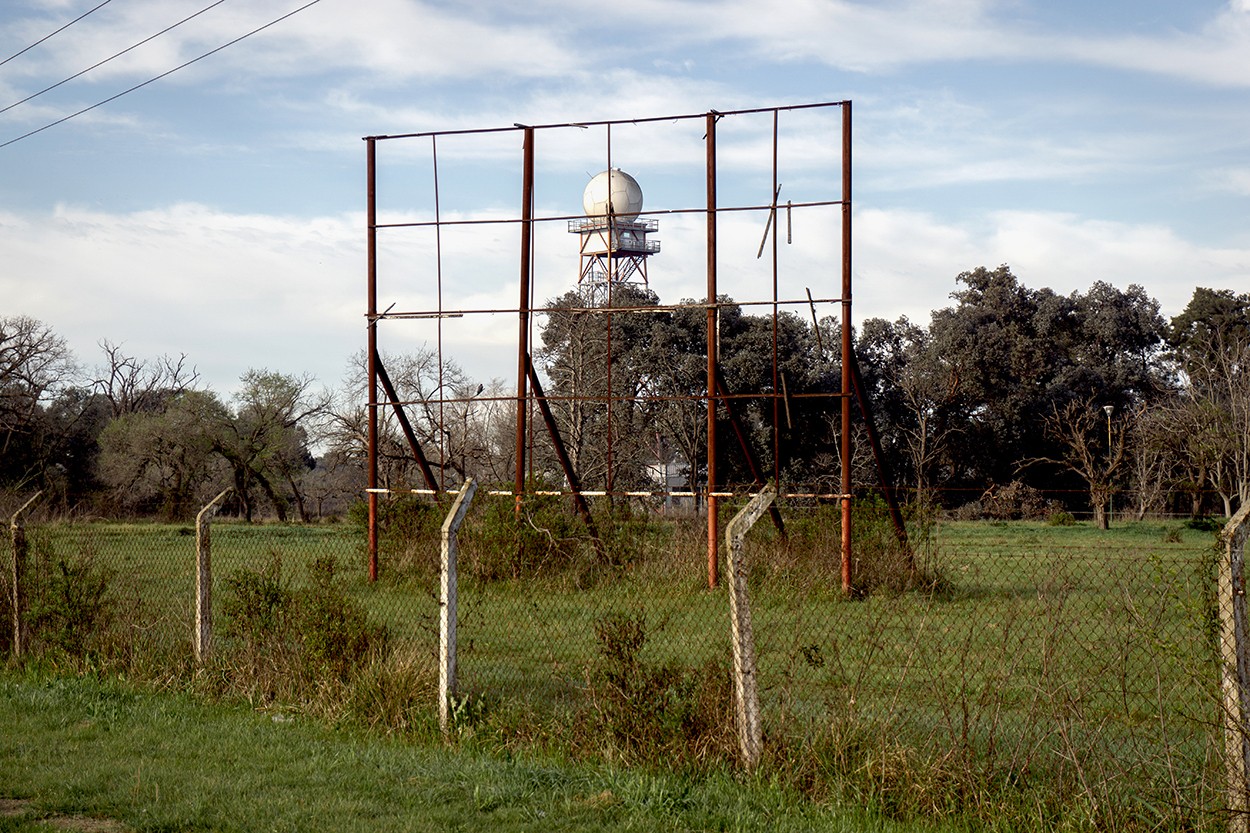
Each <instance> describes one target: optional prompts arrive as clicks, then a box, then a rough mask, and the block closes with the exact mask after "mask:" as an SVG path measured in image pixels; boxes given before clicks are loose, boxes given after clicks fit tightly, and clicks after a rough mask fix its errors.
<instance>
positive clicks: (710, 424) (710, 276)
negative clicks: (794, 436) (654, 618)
mask: <svg viewBox="0 0 1250 833" xmlns="http://www.w3.org/2000/svg"><path fill="white" fill-rule="evenodd" d="M716 119H717V114H716V113H708V114H707V586H708V587H715V586H716V585H717V583H718V582H719V580H720V576H719V573H720V564H719V557H718V552H717V545H718V540H717V534H716V533H717V529H718V528H719V526H718V524H717V518H716V510H717V499H716V496H715V494H714V492H715V491H716V364H717V362H716V360H717V355H716V354H717V352H718V350H719V348H718V340H719V339H718V335H719V334H718V332H717V326H716V321H717V316H718V315H719V314H720V310H719V307H717V305H716V304H717V299H716Z"/></svg>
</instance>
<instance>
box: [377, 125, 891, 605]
mask: <svg viewBox="0 0 1250 833" xmlns="http://www.w3.org/2000/svg"><path fill="white" fill-rule="evenodd" d="M815 108H840V110H841V127H842V129H841V137H840V138H841V154H842V156H841V183H840V195H839V197H838V198H836V199H834V198H830V199H821V200H813V201H807V202H803V203H797V204H796V203H790V202H787V204H786V206H785V208H786V211H787V216H789V211H790V210H792V209H793V208H798V209H800V210H802V209H804V208H811V207H819V206H838V207H839V209H840V212H841V229H840V231H841V246H840V248H841V259H840V260H841V262H840V283H841V286H840V293H839V294H838V296H837V297H836V298H821V299H818V300H819V301H823V302H826V303H836V304H838V305H840V311H841V316H840V317H841V329H842V333H841V336H842V338H841V345H840V347H841V367H842V378H841V389H840V391H839V392H838V393H836V394H835V393H822V394H808V395H818V396H825V397H831V398H832V397H837V398H840V399H841V414H840V417H841V419H840V432H839V433H840V437H839V458H840V461H841V464H840V465H841V477H840V490H839V492H838V493H836V494H832V495H824V497H827V498H832V499H836V500H838V501H839V502H840V505H841V519H842V541H841V583H842V589H843V591H844V592H848V593H849V592H850V590H851V587H852V580H853V575H852V561H851V503H852V499H851V491H852V483H851V455H852V451H853V449H852V446H851V401H850V400H851V397H852V396H855V394H856V385H855V379H854V370H855V365H854V356H853V353H852V340H851V329H852V328H851V289H852V287H851V210H852V205H851V103H850V102H849V101H835V102H821V103H813V104H800V105H788V106H779V107H763V108H755V109H745V110H734V111H724V112H718V111H715V110H711V111H708V112H706V113H692V114H684V115H677V116H672V115H666V116H657V117H648V118H632V119H618V120H603V121H588V122H567V123H556V124H542V125H521V124H518V125H514V126H512V127H501V128H486V129H477V130H447V131H431V132H422V133H402V134H393V135H379V136H367V137H365V139H364V141H365V142H366V145H367V159H366V175H367V187H366V194H367V197H366V198H367V203H368V204H367V212H366V224H367V229H366V232H367V236H366V245H367V309H366V323H367V334H368V348H367V374H368V419H369V426H368V435H367V445H368V449H367V453H368V477H367V480H368V489H367V493H368V500H369V540H368V552H369V578H370V580H376V578H377V574H378V537H377V518H378V504H377V501H378V497H379V495H380V494H383V493H385V492H386V491H387V489H384V488H381V487H380V486H379V480H378V477H379V471H378V441H379V424H378V423H379V418H380V411H381V409H382V408H383V407H385V406H389V407H391V408H393V409H394V410H395V413H396V416H397V418H398V419H399V420H400V423H401V425H403V426H407V425H408V422H407V419H406V417H404V413H403V408H404V405H405V404H411V403H404V402H402V401H400V397H399V396H398V394H397V393H396V391H395V390H394V386H393V385H391V384H390V383H389V382H390V380H389V379H388V378H387V377H386V373H385V368H384V366H383V364H382V360H381V353H380V352H379V348H378V328H379V324H380V323H382V322H383V321H384V320H388V319H394V320H403V319H412V318H434V319H437V322H438V351H437V355H438V362H439V374H440V377H439V395H440V398H439V399H438V400H437V403H436V404H437V406H438V410H437V413H438V415H439V417H438V418H439V419H440V421H441V420H442V419H444V416H443V406H444V405H446V404H449V403H453V402H459V403H465V404H466V407H467V400H465V399H463V398H461V399H453V398H446V397H445V395H444V391H443V387H442V385H443V379H442V375H441V374H442V369H443V363H444V357H443V329H442V319H443V318H445V317H464V316H468V315H474V314H479V313H508V314H516V315H517V322H518V329H517V349H516V395H515V397H514V398H513V399H514V402H515V413H516V435H515V461H514V482H513V488H512V492H511V496H512V497H513V498H514V500H515V506H516V511H517V512H518V513H519V512H520V511H521V509H522V506H523V502H524V500H525V499H526V492H527V488H530V487H527V483H528V482H529V478H528V476H527V475H528V474H529V473H531V472H528V471H527V465H528V466H532V457H533V455H532V454H531V453H530V452H531V450H532V448H533V443H534V437H533V420H532V419H531V410H532V409H533V408H535V407H537V408H538V409H539V411H540V414H541V416H542V418H543V420H544V422H545V423H546V425H547V428H548V435H549V437H550V439H551V442H552V443H553V447H554V448H555V449H556V453H557V457H558V458H559V459H560V462H561V466H562V467H563V469H564V472H565V477H566V481H567V483H568V484H569V489H570V490H571V494H572V495H573V497H574V501H575V506H576V507H577V508H578V510H579V512H580V513H581V514H582V515H583V517H585V518H586V519H587V520H588V522H589V523H590V524H591V525H592V526H591V528H592V529H593V520H591V518H590V512H589V507H588V504H587V503H586V501H585V495H586V494H588V493H587V492H585V490H583V488H582V486H581V484H580V483H579V482H578V473H577V472H576V471H574V470H573V466H572V463H571V462H569V458H568V454H567V452H566V450H565V449H564V448H563V442H562V440H561V437H560V433H559V430H558V429H557V428H556V424H555V420H554V417H552V415H551V412H550V409H549V407H548V402H549V401H556V400H557V399H558V398H559V397H548V396H545V395H543V394H542V393H541V392H540V391H541V390H542V386H541V383H540V381H539V378H538V374H537V372H536V370H535V368H534V366H533V363H532V358H531V353H532V350H531V347H530V343H531V340H532V329H533V323H534V322H533V313H534V312H537V311H539V310H535V308H534V306H533V297H532V294H533V268H534V235H535V223H536V222H538V221H540V220H541V221H567V222H569V223H570V224H572V223H574V222H577V221H579V220H584V218H583V217H580V216H576V215H575V216H561V217H550V216H548V217H540V218H539V217H535V206H534V193H535V140H536V135H537V134H538V133H539V132H541V131H547V130H561V129H570V128H572V129H585V128H590V127H602V128H604V129H605V130H606V136H607V147H606V156H607V160H608V167H609V168H611V167H612V128H613V126H614V125H620V124H633V125H638V124H647V123H660V122H682V121H689V120H697V119H701V120H703V122H704V126H705V134H704V142H705V165H706V194H705V204H704V205H703V206H683V207H678V208H675V209H668V210H663V211H646V212H643V213H644V214H646V215H650V216H655V215H681V214H703V215H704V218H705V222H706V283H707V290H706V296H705V299H704V301H703V302H702V303H699V304H697V305H695V306H698V307H704V308H706V345H707V376H706V388H705V391H704V394H703V396H701V397H698V398H699V399H701V400H703V401H704V402H705V406H706V424H707V448H706V458H705V460H704V461H703V464H704V466H705V468H706V484H705V487H704V489H703V491H702V497H703V498H704V500H705V507H706V514H707V575H708V583H709V585H710V586H715V585H716V584H717V583H718V581H719V567H720V558H719V551H718V542H719V531H720V529H719V527H720V524H719V517H718V515H719V511H718V510H719V502H720V500H721V499H722V498H724V497H726V496H728V495H730V494H733V492H732V491H726V489H727V488H728V487H727V486H726V484H724V483H722V482H721V478H720V474H719V472H718V471H717V458H718V455H719V453H720V451H721V450H720V449H719V448H718V439H719V438H718V437H717V416H718V413H719V412H721V411H722V410H723V412H724V413H725V414H726V415H727V416H728V419H729V423H730V425H731V427H734V428H735V431H736V434H737V438H738V442H739V445H740V448H741V450H742V452H743V453H744V456H745V458H746V459H747V462H748V466H749V468H750V470H751V473H752V476H753V478H754V481H755V486H756V487H763V486H764V485H767V484H766V481H767V480H768V476H767V475H766V474H765V473H764V472H762V471H761V470H760V467H759V465H758V462H757V460H756V459H755V455H754V454H753V453H752V451H751V449H750V448H749V446H748V443H747V440H746V438H745V435H744V432H743V431H742V430H741V428H740V427H738V418H737V416H736V414H735V407H734V401H735V400H737V399H748V398H756V399H758V398H760V397H771V399H772V403H771V405H772V419H773V428H772V430H773V449H772V451H773V460H774V466H773V471H772V472H771V481H772V485H773V486H775V487H779V486H780V479H781V471H780V461H781V459H782V454H781V444H780V434H781V430H780V420H781V414H782V409H783V408H785V409H787V411H788V406H789V401H790V400H791V399H793V398H797V397H798V396H802V395H803V394H795V395H794V396H791V395H790V394H789V393H788V392H786V390H785V388H786V380H785V377H784V375H783V374H781V373H780V372H779V369H778V368H779V356H778V352H777V351H778V349H779V348H778V337H777V316H778V314H779V310H780V308H781V307H782V306H783V305H796V304H799V303H802V302H801V301H799V300H791V299H782V298H780V297H779V294H778V293H779V289H778V273H779V264H778V254H777V251H778V237H779V235H778V231H777V228H778V225H779V221H778V211H779V204H778V203H779V197H780V189H781V185H780V183H779V182H778V177H779V174H778V171H779V151H778V130H779V127H778V125H779V120H780V117H781V115H782V114H783V113H786V112H790V111H798V110H809V109H815ZM751 114H771V115H772V136H773V142H772V160H771V169H772V182H773V185H772V195H773V196H772V200H771V204H769V205H728V206H723V205H720V204H719V202H718V190H717V186H718V181H717V161H718V159H717V129H718V123H720V122H721V121H722V120H723V119H726V118H730V117H736V116H744V115H751ZM518 131H519V132H520V133H521V134H522V139H523V142H522V158H521V195H520V197H521V206H520V211H519V214H518V216H516V217H512V218H507V219H502V220H499V219H487V220H481V219H451V220H448V219H444V218H443V216H442V212H441V209H440V205H439V164H438V143H439V141H440V139H441V140H444V141H447V140H451V139H452V138H454V137H457V136H466V135H478V136H481V135H485V134H492V133H507V132H518ZM415 139H426V140H428V141H429V142H430V148H431V158H432V170H433V174H434V187H433V195H434V219H433V220H432V221H403V222H386V223H380V222H379V221H378V205H377V176H378V165H377V148H378V145H379V143H382V142H391V141H397V140H415ZM734 211H757V212H758V211H766V212H767V216H768V224H767V225H766V227H765V242H766V241H767V234H768V233H769V229H770V228H771V231H772V236H773V245H772V293H771V295H772V297H771V298H770V299H758V298H756V299H751V298H740V299H735V301H734V303H735V304H736V305H737V306H740V307H745V306H752V305H764V306H770V307H771V313H772V317H773V335H772V350H773V357H772V358H773V386H772V387H773V390H772V392H771V393H763V392H760V393H754V392H737V393H731V392H730V391H729V389H728V387H727V386H726V384H725V382H724V380H723V376H722V374H721V372H720V367H719V333H718V328H719V324H718V320H719V308H720V302H719V295H718V273H717V270H718V266H719V251H718V239H717V234H718V218H719V216H720V215H721V214H726V213H728V212H734ZM500 223H504V224H513V225H515V226H516V227H517V229H518V232H519V241H518V252H519V274H518V283H517V291H518V296H517V299H518V300H517V306H516V307H515V308H512V309H464V308H449V307H447V306H445V305H444V297H443V295H444V286H443V273H442V258H443V253H442V231H443V230H444V229H445V228H448V227H451V226H462V227H463V226H474V225H495V226H497V225H499V224H500ZM611 223H612V220H611V218H609V225H610V226H611ZM412 227H432V228H433V230H434V232H435V251H436V258H437V266H436V269H435V272H436V275H435V277H436V281H437V298H438V301H437V304H438V307H437V309H435V310H422V311H412V312H408V311H399V312H391V311H390V310H389V309H388V310H386V311H383V312H379V310H378V246H379V233H380V232H385V231H387V230H389V229H398V228H412ZM570 228H572V225H570ZM763 250H764V243H761V246H760V252H761V255H762V253H763ZM607 256H608V274H609V276H611V275H612V274H613V268H612V263H611V259H612V257H613V256H614V255H613V253H612V252H611V251H609V253H608V255H607ZM582 271H584V268H583V270H582ZM583 277H584V276H583ZM646 282H647V281H645V280H644V283H646ZM579 283H580V281H579ZM821 294H822V295H825V294H828V293H821ZM607 297H608V305H607V308H603V309H595V310H591V309H587V310H584V311H585V312H592V311H593V312H598V313H602V314H604V316H605V322H606V326H607V338H608V343H607V351H608V352H607V363H608V372H609V373H610V367H611V351H612V345H611V338H612V333H611V329H612V327H611V321H612V318H613V316H616V315H622V314H626V313H629V312H636V311H638V310H632V309H630V308H625V307H622V308H614V307H612V300H611V298H612V283H611V280H609V281H608V283H607ZM807 303H810V304H811V305H812V309H813V315H814V310H815V303H816V301H813V300H812V298H811V291H810V289H809V290H808V297H807ZM681 306H682V305H669V306H662V307H659V308H654V307H649V308H648V310H654V309H677V308H679V307H681ZM542 311H543V312H547V311H548V310H542ZM379 385H381V386H382V387H384V388H385V394H386V401H385V402H382V401H380V399H379V396H378V387H379ZM614 398H615V395H614V394H613V391H612V388H611V387H610V379H609V388H608V394H607V396H606V397H599V398H598V399H597V400H596V401H599V402H601V403H602V404H604V406H605V407H606V408H607V409H608V412H607V425H608V437H607V445H608V448H607V466H608V469H609V471H608V473H607V476H606V483H607V489H606V490H603V491H600V492H597V493H598V494H607V495H608V496H609V498H610V497H611V495H613V494H614V491H615V489H614V484H613V479H612V471H611V470H612V468H613V457H612V454H613V451H612V447H611V446H612V442H613V438H612V436H611V434H612V431H613V428H612V426H613V421H612V417H611V409H612V406H613V400H614ZM860 398H861V400H862V396H861V397H860ZM424 404H426V405H427V406H428V405H430V404H432V403H431V402H429V401H426V402H425V403H424ZM862 406H863V407H865V408H866V407H867V405H866V403H862ZM865 416H869V414H868V413H867V412H866V413H865ZM440 429H441V426H440ZM442 430H443V433H447V432H446V431H445V429H442ZM404 434H405V437H406V438H407V440H408V443H409V446H410V449H411V451H412V453H413V456H414V458H415V459H416V460H417V461H418V462H419V464H420V465H421V470H422V473H423V477H424V479H425V481H426V485H427V487H428V489H427V490H423V491H427V492H435V493H437V492H438V491H440V489H442V490H445V489H446V488H447V487H446V484H445V483H443V482H442V480H444V479H445V478H446V470H445V464H444V469H443V471H442V474H441V476H440V478H435V476H434V472H433V470H432V468H431V466H430V464H429V462H428V461H427V456H428V455H426V453H425V452H424V450H423V449H422V448H421V446H420V443H419V441H418V440H417V437H416V435H415V432H413V431H412V430H411V428H410V427H406V428H405V430H404ZM439 442H440V443H441V442H442V440H441V439H440V441H439ZM692 476H693V475H692ZM666 488H667V484H666ZM496 493H498V492H496ZM622 494H624V493H622ZM630 494H637V493H630ZM670 494H672V493H670ZM892 502H893V501H891V503H892ZM772 514H773V515H774V523H775V524H776V525H777V527H778V529H779V530H784V527H783V526H782V523H781V519H780V515H779V514H777V513H776V510H775V509H774V510H773V513H772ZM900 523H901V522H900ZM900 528H901V527H900ZM903 534H904V535H905V533H903Z"/></svg>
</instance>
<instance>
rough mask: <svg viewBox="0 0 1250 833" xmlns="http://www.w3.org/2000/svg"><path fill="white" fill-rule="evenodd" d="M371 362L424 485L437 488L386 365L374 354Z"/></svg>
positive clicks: (432, 473) (437, 484) (428, 463)
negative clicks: (418, 468) (419, 469)
mask: <svg viewBox="0 0 1250 833" xmlns="http://www.w3.org/2000/svg"><path fill="white" fill-rule="evenodd" d="M373 363H374V367H375V368H376V369H377V375H378V381H379V382H381V383H382V391H383V393H385V394H386V398H387V400H388V401H389V402H390V403H391V408H392V410H394V412H395V419H396V421H398V422H399V428H400V430H401V431H403V432H404V438H405V439H406V440H408V450H409V451H411V452H412V457H413V459H414V460H416V461H417V465H418V466H419V467H420V468H421V476H422V477H424V478H425V485H426V486H427V487H429V488H430V489H434V490H438V488H439V482H438V480H437V479H436V478H435V477H434V470H433V469H431V468H430V461H429V460H428V459H427V458H426V456H425V452H424V451H422V450H421V443H420V442H418V441H417V435H416V432H414V431H413V430H412V423H410V422H409V421H408V415H407V414H405V413H404V406H403V405H402V404H400V401H399V394H398V393H396V392H395V386H394V385H393V384H391V377H390V374H388V373H387V372H386V365H385V364H383V363H382V357H381V356H380V355H376V354H375V355H374V357H373Z"/></svg>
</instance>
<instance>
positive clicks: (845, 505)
mask: <svg viewBox="0 0 1250 833" xmlns="http://www.w3.org/2000/svg"><path fill="white" fill-rule="evenodd" d="M851 349H852V345H851V102H849V101H847V102H844V103H843V104H842V448H841V451H842V592H843V593H845V594H849V593H850V592H851V580H852V576H851V452H852V448H851V391H852V386H853V384H854V383H853V381H852V377H851V361H852V357H851Z"/></svg>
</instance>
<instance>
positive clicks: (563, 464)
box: [525, 356, 599, 539]
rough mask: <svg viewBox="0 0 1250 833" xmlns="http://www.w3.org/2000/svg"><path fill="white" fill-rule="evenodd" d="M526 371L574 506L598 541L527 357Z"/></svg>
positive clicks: (556, 426)
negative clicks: (571, 494) (567, 483)
mask: <svg viewBox="0 0 1250 833" xmlns="http://www.w3.org/2000/svg"><path fill="white" fill-rule="evenodd" d="M525 369H526V372H527V375H528V377H529V381H530V385H531V386H532V387H533V389H534V400H535V401H536V402H537V403H538V412H539V413H540V414H542V418H543V422H544V423H546V425H547V433H548V435H549V436H550V437H551V444H552V447H553V448H554V449H555V452H556V458H557V459H559V461H560V468H561V469H562V470H563V471H564V477H565V479H567V480H568V482H569V490H570V491H571V492H572V493H573V506H575V507H576V508H577V512H578V514H579V515H581V516H582V520H583V521H585V522H586V528H587V529H588V530H589V531H590V534H591V535H592V536H594V537H595V538H596V539H597V538H598V537H599V533H598V530H597V529H596V528H595V519H594V517H593V516H591V514H590V504H588V503H586V498H585V496H584V495H583V493H582V484H581V479H580V478H579V477H578V475H577V471H576V469H574V468H573V462H572V461H571V460H570V459H569V453H568V450H567V449H565V447H564V439H563V438H562V437H561V436H560V428H559V426H558V425H556V418H555V416H554V415H553V414H552V413H551V407H550V406H549V405H548V404H547V397H546V395H544V394H543V386H542V382H540V381H539V379H538V373H537V371H535V370H534V362H533V359H532V358H531V357H529V356H526V357H525Z"/></svg>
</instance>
